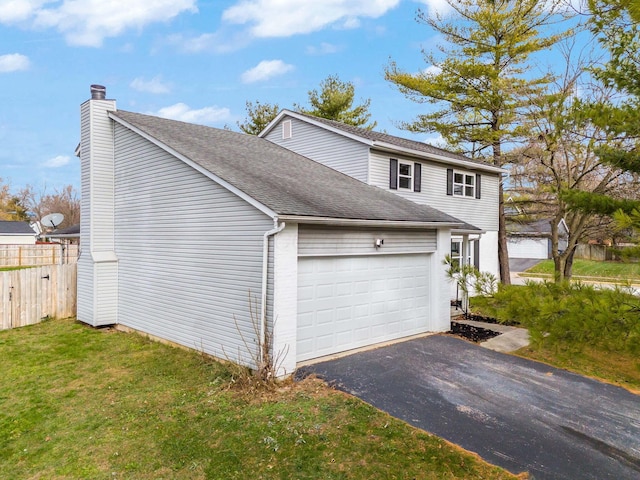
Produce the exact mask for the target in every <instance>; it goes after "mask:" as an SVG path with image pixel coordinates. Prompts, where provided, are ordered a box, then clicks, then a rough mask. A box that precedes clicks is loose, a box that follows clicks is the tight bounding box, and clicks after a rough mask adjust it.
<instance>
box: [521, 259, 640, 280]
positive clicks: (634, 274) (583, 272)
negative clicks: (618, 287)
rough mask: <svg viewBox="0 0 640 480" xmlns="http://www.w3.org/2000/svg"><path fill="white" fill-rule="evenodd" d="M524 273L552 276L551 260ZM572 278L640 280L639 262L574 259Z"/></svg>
mask: <svg viewBox="0 0 640 480" xmlns="http://www.w3.org/2000/svg"><path fill="white" fill-rule="evenodd" d="M525 273H528V274H543V275H550V276H553V273H554V269H553V260H544V261H542V262H540V263H539V264H537V265H535V266H533V267H531V268H530V269H529V270H527V271H526V272H525ZM573 276H574V279H578V278H585V279H608V280H614V281H622V282H625V281H630V282H634V281H635V282H640V263H625V262H597V261H594V260H581V259H576V260H575V261H574V263H573Z"/></svg>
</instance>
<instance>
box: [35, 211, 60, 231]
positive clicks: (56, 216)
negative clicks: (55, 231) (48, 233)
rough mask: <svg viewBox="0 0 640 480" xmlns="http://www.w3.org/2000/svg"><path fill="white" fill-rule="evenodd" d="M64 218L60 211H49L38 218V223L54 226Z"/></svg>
mask: <svg viewBox="0 0 640 480" xmlns="http://www.w3.org/2000/svg"><path fill="white" fill-rule="evenodd" d="M63 220H64V215H62V214H61V213H50V214H49V215H45V216H44V217H42V219H41V220H40V223H41V224H42V225H44V226H45V227H52V228H56V227H57V226H58V225H60V224H61V223H62V221H63Z"/></svg>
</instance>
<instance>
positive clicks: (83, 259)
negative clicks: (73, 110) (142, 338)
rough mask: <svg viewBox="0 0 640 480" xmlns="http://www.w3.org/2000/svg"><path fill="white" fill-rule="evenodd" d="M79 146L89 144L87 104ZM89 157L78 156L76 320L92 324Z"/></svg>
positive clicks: (83, 114)
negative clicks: (78, 241) (78, 237)
mask: <svg viewBox="0 0 640 480" xmlns="http://www.w3.org/2000/svg"><path fill="white" fill-rule="evenodd" d="M80 117H81V120H80V121H81V138H80V145H81V146H82V145H88V144H89V133H90V130H89V102H86V103H84V104H83V105H82V107H81V113H80ZM90 178H91V176H90V162H89V155H87V154H86V152H85V154H84V155H81V156H80V180H81V190H80V192H81V200H80V238H81V242H80V256H79V257H78V279H77V282H78V287H77V288H78V300H77V305H78V307H77V308H78V313H77V315H78V320H80V321H82V322H85V323H88V324H91V325H92V324H93V261H92V260H91V229H90V228H89V227H90V218H91V202H90V199H91V189H90V186H91V182H90Z"/></svg>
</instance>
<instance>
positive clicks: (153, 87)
mask: <svg viewBox="0 0 640 480" xmlns="http://www.w3.org/2000/svg"><path fill="white" fill-rule="evenodd" d="M129 86H130V87H131V88H133V89H134V90H137V91H139V92H146V93H154V94H162V93H169V92H170V91H171V86H170V85H169V84H168V83H164V82H163V81H162V77H161V76H160V75H158V76H156V77H153V78H152V79H151V80H145V79H144V78H142V77H138V78H136V79H134V80H133V81H132V82H131V83H130V84H129Z"/></svg>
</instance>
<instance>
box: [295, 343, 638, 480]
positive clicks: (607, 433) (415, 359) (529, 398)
mask: <svg viewBox="0 0 640 480" xmlns="http://www.w3.org/2000/svg"><path fill="white" fill-rule="evenodd" d="M307 373H315V374H317V375H318V376H320V377H322V378H324V379H325V380H326V381H327V382H329V383H330V384H332V385H334V386H335V387H336V388H338V389H340V390H343V391H346V392H348V393H350V394H352V395H354V396H356V397H359V398H361V399H362V400H364V401H365V402H367V403H369V404H371V405H374V406H375V407H377V408H379V409H381V410H384V411H386V412H388V413H390V414H391V415H393V416H395V417H398V418H401V419H403V420H405V421H406V422H408V423H410V424H411V425H414V426H416V427H418V428H421V429H424V430H426V431H428V432H431V433H433V434H435V435H438V436H439V437H442V438H445V439H446V440H448V441H450V442H452V443H455V444H458V445H460V446H462V447H463V448H465V449H467V450H470V451H473V452H476V453H478V454H479V455H480V456H481V457H482V458H484V459H485V460H486V461H488V462H490V463H493V464H496V465H500V466H501V467H503V468H505V469H507V470H509V471H511V472H513V473H520V472H524V471H527V472H529V474H530V478H533V479H572V480H574V479H599V480H601V479H608V478H611V479H637V478H640V396H637V395H634V394H632V393H629V392H628V391H627V390H624V389H622V388H618V387H614V386H611V385H608V384H604V383H600V382H597V381H594V380H591V379H588V378H585V377H582V376H579V375H575V374H572V373H568V372H565V371H563V370H558V369H555V368H552V367H548V366H546V365H543V364H540V363H537V362H532V361H529V360H525V359H522V358H518V357H514V356H511V355H506V354H502V353H497V352H494V351H491V350H487V349H483V348H481V347H478V346H477V345H474V344H471V343H469V342H466V341H464V340H461V339H458V338H454V337H450V336H441V335H434V336H429V337H424V338H419V339H414V340H410V341H407V342H402V343H397V344H395V345H391V346H387V347H382V348H378V349H374V350H369V351H365V352H361V353H356V354H353V355H350V356H347V357H342V358H338V359H335V360H331V361H327V362H323V363H318V364H315V365H311V366H307V367H303V368H302V369H301V371H300V372H299V375H301V374H302V375H304V374H307Z"/></svg>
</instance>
